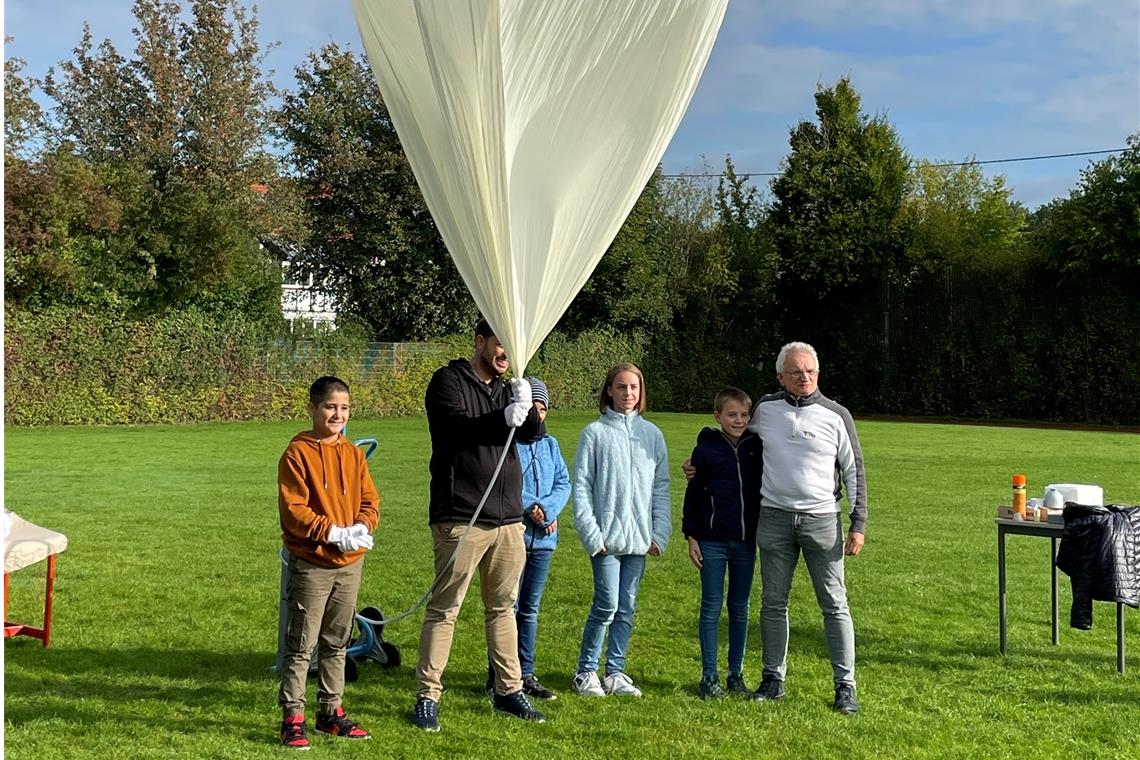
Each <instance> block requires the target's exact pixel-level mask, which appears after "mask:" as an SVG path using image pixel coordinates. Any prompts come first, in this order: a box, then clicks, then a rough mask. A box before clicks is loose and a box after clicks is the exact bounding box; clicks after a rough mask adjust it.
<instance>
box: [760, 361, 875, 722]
mask: <svg viewBox="0 0 1140 760" xmlns="http://www.w3.org/2000/svg"><path fill="white" fill-rule="evenodd" d="M776 379H777V380H779V382H780V385H781V386H783V390H782V391H780V392H778V393H772V394H769V395H767V396H764V397H763V398H761V399H760V401H759V402H757V404H756V407H755V409H753V412H752V420H751V422H750V423H749V425H748V429H749V430H750V431H752V432H754V433H756V434H757V435H759V436H760V438H761V439H762V440H763V444H764V470H763V475H762V477H761V482H760V523H759V527H758V529H757V532H756V542H757V544H758V545H759V547H760V573H761V577H762V581H763V594H762V597H761V607H760V637H761V641H762V642H763V646H764V674H763V677H762V679H761V681H760V686H759V687H758V688H757V689H756V691H755V692H754V693H753V695H752V698H753V699H755V700H759V701H765V700H773V699H780V698H782V697H783V696H785V694H786V692H785V690H784V676H785V673H786V672H787V658H788V596H789V594H790V592H791V588H792V576H793V574H794V572H795V569H796V564H797V562H798V561H799V555H800V553H801V552H802V553H803V556H804V562H805V564H806V565H807V569H808V573H809V574H810V575H811V582H812V585H813V586H814V587H815V596H816V599H817V600H818V601H819V606H820V609H822V611H823V631H824V635H825V637H826V639H827V649H828V653H829V654H830V656H831V669H832V675H833V677H834V681H835V702H834V705H833V706H834V708H835V709H836V710H838V711H839V712H841V713H846V714H850V713H855V712H858V710H859V703H858V702H857V701H856V699H855V627H854V625H853V624H852V622H851V612H850V610H849V609H848V607H847V586H846V583H845V582H844V577H843V555H845V554H847V555H856V554H858V553H859V552H860V551H861V550H862V549H863V528H864V524H865V523H866V521H867V484H866V480H865V478H864V474H863V452H862V450H861V449H860V447H859V438H858V436H857V435H856V434H855V423H854V421H853V420H852V419H851V413H850V412H848V411H847V409H846V408H844V407H843V406H841V405H839V404H837V403H835V402H834V401H832V400H831V399H829V398H827V397H826V396H824V395H823V394H822V393H820V392H819V388H818V383H819V357H818V356H817V355H816V352H815V349H814V348H812V347H811V346H810V345H808V344H807V343H789V344H787V345H786V346H784V347H783V348H781V349H780V354H779V356H778V357H777V359H776ZM844 489H845V490H846V492H847V501H848V502H849V503H850V505H851V512H850V518H851V530H850V532H849V533H848V534H847V539H846V541H844V538H843V523H842V518H841V517H840V514H839V497H840V493H841V490H844Z"/></svg>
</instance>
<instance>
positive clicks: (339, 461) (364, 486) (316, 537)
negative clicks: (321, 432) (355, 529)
mask: <svg viewBox="0 0 1140 760" xmlns="http://www.w3.org/2000/svg"><path fill="white" fill-rule="evenodd" d="M277 487H278V508H279V510H280V512H281V537H282V540H283V541H284V542H285V548H286V549H288V550H289V553H290V554H292V555H294V556H296V557H300V558H301V559H303V560H305V561H307V562H312V563H313V564H314V565H320V566H322V567H344V566H345V565H350V564H352V563H353V562H355V561H357V560H358V559H360V558H361V557H362V556H364V552H365V550H364V549H357V550H354V551H350V552H341V551H340V550H339V549H337V548H336V547H335V546H333V545H332V544H330V543H328V536H329V528H331V527H332V526H334V525H339V526H340V527H342V528H347V527H349V526H351V525H352V524H353V523H358V522H359V523H364V524H365V525H366V526H368V532H369V533H371V532H373V531H375V530H376V526H377V524H379V522H380V495H379V494H377V493H376V486H374V485H373V484H372V476H371V475H369V474H368V464H367V463H366V462H365V461H364V452H363V451H361V450H360V449H359V448H357V447H356V446H355V445H353V444H352V443H351V442H350V441H348V440H347V439H346V438H345V437H344V436H343V435H338V436H337V438H336V440H335V441H333V442H332V443H321V440H320V439H319V438H317V437H316V436H314V435H313V434H312V433H310V432H304V433H298V434H297V435H295V436H294V437H293V440H292V441H290V442H289V446H288V447H287V448H286V449H285V453H284V454H282V455H281V461H280V462H279V463H278V465H277Z"/></svg>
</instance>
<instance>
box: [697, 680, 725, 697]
mask: <svg viewBox="0 0 1140 760" xmlns="http://www.w3.org/2000/svg"><path fill="white" fill-rule="evenodd" d="M697 693H698V694H700V695H701V699H720V698H721V697H723V696H724V689H722V688H721V687H720V684H719V683H717V680H716V676H705V677H704V678H702V679H701V682H700V684H698V685H697Z"/></svg>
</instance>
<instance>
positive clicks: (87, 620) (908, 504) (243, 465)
mask: <svg viewBox="0 0 1140 760" xmlns="http://www.w3.org/2000/svg"><path fill="white" fill-rule="evenodd" d="M588 419H589V416H588V415H558V414H555V415H552V416H551V420H550V423H551V424H550V427H551V429H552V432H553V433H554V434H555V435H557V436H558V437H559V438H560V440H561V441H562V443H563V448H564V449H565V450H567V454H568V455H570V454H572V453H573V450H574V445H575V442H576V439H577V433H578V430H579V429H580V428H581V426H582V425H583V424H585V422H586V421H587V420H588ZM651 419H653V420H654V421H655V422H656V423H657V424H658V425H660V426H661V428H662V429H663V430H664V432H665V436H666V439H667V441H668V443H669V445H670V452H671V462H672V464H673V467H672V469H673V472H674V473H675V474H676V475H677V478H676V479H675V481H674V484H673V498H674V514H675V523H676V524H677V525H679V522H680V504H681V494H682V490H683V486H682V482H681V479H680V477H679V475H680V472H679V465H680V462H681V460H682V459H684V458H685V456H687V454H688V452H689V450H690V449H691V446H692V442H693V440H694V438H695V434H696V432H697V430H698V429H699V427H700V426H701V425H703V424H706V418H705V417H698V416H695V415H666V414H657V415H652V416H651ZM708 421H709V422H711V418H708ZM300 427H302V425H300V424H299V423H286V424H230V425H202V426H197V427H148V428H66V429H64V428H48V429H11V428H10V429H8V430H7V431H6V441H5V448H6V461H5V486H6V504H7V506H8V508H9V509H12V510H14V511H16V512H19V513H20V514H22V515H23V516H25V517H26V518H28V519H30V520H32V521H34V522H38V523H40V524H43V525H46V526H49V527H51V528H54V529H56V530H59V531H62V532H64V533H66V534H67V535H68V537H69V538H70V541H71V546H70V548H69V549H68V551H67V552H66V553H65V554H63V555H62V556H61V557H60V560H59V578H58V581H57V586H56V619H55V626H56V627H55V631H54V637H53V642H52V646H51V648H50V649H47V650H44V649H43V648H42V647H41V646H40V644H39V642H37V641H34V640H31V639H20V638H17V639H9V640H7V641H6V642H5V646H4V660H5V662H4V691H5V695H4V710H5V712H4V729H5V732H4V745H5V752H6V755H7V757H9V758H17V759H18V758H33V757H35V758H64V757H100V758H117V757H122V758H140V757H143V758H145V757H171V756H182V757H225V758H243V757H279V756H281V754H282V752H284V750H281V749H280V748H278V747H277V746H276V744H275V742H276V736H275V732H276V727H277V721H278V710H277V707H276V703H275V690H276V682H275V680H274V678H273V676H272V675H271V674H270V672H269V670H268V668H269V666H270V664H271V663H272V661H273V650H274V647H275V645H276V638H275V636H276V633H275V632H276V614H277V579H278V567H279V566H278V560H277V556H276V552H277V548H278V545H279V536H278V528H277V510H276V496H275V482H274V478H275V472H276V470H275V465H276V461H277V458H278V456H279V455H280V452H281V450H282V449H283V447H284V446H285V443H286V442H287V440H288V438H289V437H290V435H291V434H292V433H293V432H295V431H296V430H298V429H300ZM352 432H353V434H354V435H355V436H366V435H372V436H376V437H378V438H379V439H380V448H379V451H378V452H377V454H376V456H375V457H374V458H373V460H372V468H373V475H374V477H375V480H376V482H377V486H378V487H379V490H380V492H381V495H382V499H383V505H382V509H381V514H382V518H381V525H380V529H379V531H378V533H377V536H376V549H375V550H374V551H373V552H372V554H371V555H369V557H368V560H367V565H366V569H365V581H364V586H363V589H362V592H361V599H360V603H361V606H366V605H375V606H379V607H380V608H382V609H383V610H384V611H385V612H387V613H389V614H390V615H391V614H394V613H396V612H398V611H401V610H403V609H404V608H406V607H407V606H408V605H410V604H411V603H412V602H413V601H414V600H416V599H417V598H418V597H419V596H420V594H421V592H422V591H423V589H424V588H425V586H426V585H427V584H428V583H429V582H430V580H431V573H430V565H431V552H430V548H429V534H428V530H427V526H426V521H427V518H426V493H427V479H426V470H427V457H428V441H427V434H426V425H425V423H424V421H423V420H422V419H384V420H354V421H353V424H352ZM859 432H860V436H861V439H862V443H863V449H864V453H865V456H866V462H867V476H868V482H869V486H870V496H871V502H870V510H869V515H870V519H869V522H868V528H867V529H868V533H867V546H866V548H865V550H864V552H863V554H862V555H861V556H860V557H858V558H855V559H853V560H849V561H848V565H847V568H848V570H847V573H848V588H849V593H850V597H851V607H852V611H853V616H854V619H855V626H856V637H857V643H858V679H859V697H860V700H861V702H862V705H863V712H862V713H861V714H859V715H858V716H854V717H843V716H839V715H836V714H834V713H833V712H832V711H831V710H830V709H829V703H830V699H831V696H832V695H831V684H830V666H829V664H828V661H827V657H826V652H825V649H824V643H823V635H822V627H821V621H820V615H819V610H818V607H817V606H816V603H815V599H814V596H813V594H812V591H811V587H810V583H809V581H808V579H807V574H806V571H804V569H803V567H802V564H801V568H800V571H799V575H798V577H797V579H796V585H795V588H794V590H793V600H792V610H791V621H792V632H791V642H790V654H789V671H788V683H787V685H788V691H789V696H788V698H787V699H785V700H783V701H782V702H779V703H775V704H756V703H752V702H749V701H745V700H724V701H721V702H716V703H708V702H703V701H701V700H699V699H698V698H697V697H696V682H697V680H698V678H699V675H700V668H699V653H698V644H697V637H696V618H697V606H698V600H699V587H698V581H697V576H696V571H695V570H694V569H693V568H692V567H691V565H690V564H689V562H688V559H687V557H686V555H685V551H684V548H683V539H682V537H681V536H680V534H679V532H675V533H674V536H673V541H672V543H671V544H670V545H669V547H668V550H667V551H666V553H665V555H664V556H663V557H661V558H660V559H656V560H651V561H650V562H649V566H648V570H647V572H646V576H645V579H644V582H643V584H642V593H641V597H640V610H639V611H638V616H637V627H636V629H635V632H634V636H633V642H632V644H631V648H630V656H629V662H628V669H629V671H630V673H631V675H633V677H634V678H635V679H636V681H637V682H638V684H640V685H641V687H642V689H643V690H644V691H645V698H644V699H642V700H638V701H621V700H617V699H612V698H611V699H606V700H598V701H587V700H584V699H581V698H577V697H575V696H574V695H573V694H572V693H570V692H569V682H570V678H571V676H572V674H573V670H574V665H575V661H576V655H577V648H578V644H579V639H580V635H581V629H582V624H583V622H584V619H585V615H586V612H587V609H588V606H589V597H590V571H589V563H588V561H587V560H586V557H585V555H584V553H583V552H582V549H581V547H580V545H579V543H578V541H577V538H576V536H575V535H574V532H573V527H572V525H571V521H570V520H569V519H567V520H565V521H563V523H562V526H563V535H562V542H561V547H560V549H559V551H558V552H557V554H556V555H555V561H554V566H553V568H552V571H551V581H550V585H549V587H548V590H547V593H546V597H545V601H544V611H543V617H542V623H541V627H540V630H539V652H538V654H539V668H538V669H539V675H540V676H541V677H542V679H543V681H544V682H546V683H547V684H548V685H550V686H552V687H554V688H555V689H558V690H559V691H561V692H563V694H562V696H561V698H560V699H559V700H558V701H556V702H553V703H550V704H549V705H547V706H545V707H544V709H546V711H547V714H548V716H549V721H548V723H547V724H545V725H541V726H539V725H527V724H522V723H520V722H517V721H513V720H509V719H504V718H499V717H496V716H495V715H493V714H492V711H491V709H490V706H489V704H488V702H487V700H486V699H485V698H484V697H483V695H482V685H483V677H484V662H485V659H484V658H485V648H484V644H483V641H482V611H481V607H480V604H479V601H478V594H477V593H476V592H475V590H474V589H473V591H472V595H471V596H469V598H468V599H469V601H468V603H467V605H466V606H465V608H464V610H463V614H462V616H461V618H460V621H459V627H458V631H457V634H456V645H455V648H454V650H453V652H452V658H451V664H450V666H449V668H448V670H447V673H446V675H445V684H446V686H447V689H448V690H447V693H446V694H445V695H444V699H443V702H442V707H441V719H442V723H443V731H442V733H440V734H435V735H425V734H422V733H420V732H418V731H416V730H414V729H413V728H411V727H410V725H409V724H408V722H407V716H408V712H409V710H410V708H411V706H412V704H413V702H414V691H415V687H414V683H413V678H412V669H413V667H414V663H415V659H416V642H417V640H418V635H419V623H420V621H421V620H422V616H421V615H420V614H417V615H415V616H413V617H412V618H411V619H408V620H405V621H403V622H400V623H396V624H394V625H393V626H391V627H390V628H389V630H388V631H387V632H386V637H387V638H388V640H390V641H392V642H393V643H395V644H396V645H397V646H398V647H399V648H400V650H401V651H402V653H403V656H404V660H405V662H404V664H403V665H402V666H401V667H400V668H398V669H397V670H395V671H392V672H383V671H380V670H379V669H378V668H375V667H373V666H371V665H369V666H368V667H367V668H366V669H365V670H364V672H363V674H362V676H361V678H360V680H359V681H358V682H357V683H355V684H350V685H349V686H348V689H347V692H346V700H345V701H346V705H347V707H348V709H349V711H350V713H351V714H352V715H353V716H354V717H356V718H357V719H358V720H359V721H360V722H361V723H362V724H363V725H364V726H365V727H367V728H368V729H370V730H371V731H372V732H373V734H374V737H375V738H374V740H373V741H371V742H367V743H362V744H349V743H347V742H345V741H343V740H342V741H339V742H337V741H335V740H332V739H328V738H326V737H324V736H317V737H315V738H314V745H315V746H314V752H313V756H317V755H330V756H331V755H333V754H334V753H335V755H336V756H338V757H366V756H367V757H421V758H422V757H429V756H436V755H440V756H442V755H445V754H446V755H450V756H454V757H532V756H535V755H541V756H545V757H571V756H583V755H597V756H605V757H646V756H655V757H709V758H725V757H745V756H748V757H797V758H803V759H807V758H830V757H836V758H838V757H845V758H863V757H866V758H872V757H873V758H883V757H901V758H944V757H955V758H961V757H978V758H982V757H984V758H1001V757H1027V758H1028V757H1033V758H1036V757H1047V756H1059V757H1071V758H1085V757H1106V758H1108V757H1121V758H1124V757H1132V758H1135V757H1140V657H1137V656H1136V655H1135V654H1134V653H1135V652H1137V651H1140V635H1138V634H1140V614H1138V613H1137V612H1136V611H1134V610H1127V614H1126V623H1127V635H1128V638H1129V643H1130V645H1131V647H1132V652H1133V654H1131V655H1130V656H1129V658H1128V672H1127V674H1126V675H1124V676H1120V675H1118V674H1117V673H1116V671H1115V659H1114V657H1115V655H1114V651H1115V650H1114V641H1115V639H1114V626H1113V614H1112V606H1111V605H1107V604H1097V605H1096V606H1095V611H1094V615H1095V628H1094V629H1093V630H1092V631H1087V632H1078V631H1074V630H1072V629H1069V628H1068V627H1067V626H1065V625H1064V623H1065V622H1066V621H1067V617H1068V615H1067V613H1068V605H1069V598H1070V595H1069V592H1068V583H1067V580H1063V583H1062V592H1061V604H1062V631H1061V644H1060V646H1059V647H1056V648H1055V647H1053V646H1051V644H1050V640H1049V581H1048V579H1049V571H1048V552H1049V545H1048V542H1046V541H1044V540H1041V539H1037V538H1031V537H1011V538H1010V540H1009V578H1010V610H1009V619H1010V638H1009V644H1010V653H1009V656H1007V657H1005V658H1002V657H1001V656H1000V655H999V654H998V651H997V649H998V632H997V599H996V586H997V582H996V569H995V556H996V548H995V546H996V539H995V530H994V525H993V519H992V518H993V514H994V508H995V506H996V505H997V504H998V503H1002V502H1004V501H1006V500H1007V499H1008V497H1009V487H1008V483H1009V475H1010V474H1011V473H1013V472H1025V473H1027V474H1028V477H1029V483H1030V489H1029V490H1030V495H1031V496H1032V495H1038V496H1039V495H1040V492H1041V488H1042V486H1044V484H1045V483H1047V482H1070V481H1076V482H1091V483H1099V484H1101V485H1102V486H1103V487H1104V490H1105V495H1106V498H1107V499H1108V500H1111V501H1117V502H1132V503H1135V502H1140V437H1137V436H1135V435H1126V434H1114V433H1086V432H1073V431H1047V430H1018V429H1008V428H987V427H962V426H944V425H916V424H904V423H884V422H863V423H860V425H859ZM41 568H42V566H39V567H37V568H35V569H27V570H23V571H21V572H19V573H17V574H15V575H14V576H13V578H12V594H11V596H12V599H11V612H10V615H9V617H10V618H12V619H25V618H26V619H29V620H31V619H34V618H35V617H36V615H37V613H38V610H39V605H41V604H42V593H43V592H42V585H43V581H42V570H41ZM758 599H759V583H757V584H756V588H755V589H754V592H753V620H755V618H756V614H757V612H758V609H759V603H758ZM721 638H722V641H721V646H722V662H723V646H724V644H725V641H724V636H723V634H722V637H721ZM749 643H750V650H749V654H748V658H747V661H746V662H747V665H746V677H747V679H748V681H749V683H750V684H751V685H753V686H754V685H755V683H756V681H757V679H758V676H759V670H760V665H759V663H760V651H759V650H760V647H759V634H758V632H757V631H756V630H755V628H754V629H753V631H752V633H751V638H750V642H749ZM310 717H311V715H310ZM334 745H335V746H334Z"/></svg>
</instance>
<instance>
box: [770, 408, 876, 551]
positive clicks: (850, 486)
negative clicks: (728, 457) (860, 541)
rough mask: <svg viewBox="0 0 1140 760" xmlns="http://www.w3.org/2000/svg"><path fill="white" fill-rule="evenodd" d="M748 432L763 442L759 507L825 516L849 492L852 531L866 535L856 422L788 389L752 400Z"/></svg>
mask: <svg viewBox="0 0 1140 760" xmlns="http://www.w3.org/2000/svg"><path fill="white" fill-rule="evenodd" d="M748 429H749V430H750V431H752V432H754V433H756V434H757V435H759V436H760V438H761V439H762V440H763V442H764V465H763V474H762V476H761V479H760V506H761V507H775V508H776V509H783V510H786V511H794V512H806V513H809V514H826V513H828V512H838V511H839V497H840V494H841V493H842V492H843V490H846V492H847V501H848V502H849V503H850V504H851V512H850V517H851V531H852V532H854V533H864V532H865V530H864V526H865V524H866V522H867V481H866V476H865V475H864V473H863V451H862V449H861V448H860V447H859V437H858V436H857V435H856V433H855V421H854V420H853V419H852V418H851V413H850V412H849V411H847V409H846V408H845V407H844V406H842V405H840V404H837V403H835V402H834V401H832V400H831V399H829V398H827V397H826V396H824V395H823V394H822V393H820V392H819V391H816V392H815V393H813V394H811V395H810V396H806V397H804V398H797V397H796V396H793V395H792V394H790V393H788V392H787V391H780V392H779V393H770V394H768V395H767V396H764V397H763V398H761V399H760V400H759V401H758V402H756V406H755V408H753V410H752V420H751V421H750V422H749V423H748Z"/></svg>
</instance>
